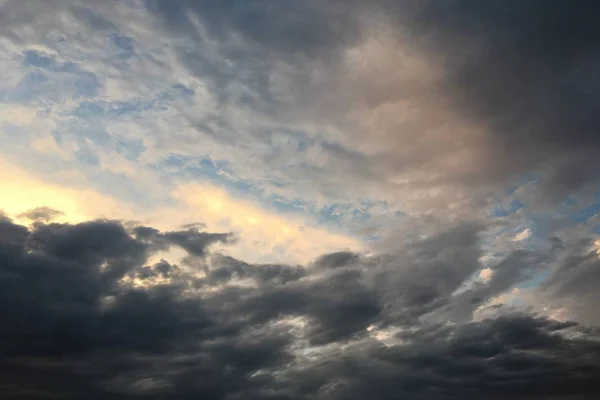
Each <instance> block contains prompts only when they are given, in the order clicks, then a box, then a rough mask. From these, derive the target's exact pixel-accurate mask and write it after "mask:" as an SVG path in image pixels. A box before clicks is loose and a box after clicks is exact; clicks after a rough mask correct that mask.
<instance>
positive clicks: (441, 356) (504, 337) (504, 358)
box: [294, 316, 600, 399]
mask: <svg viewBox="0 0 600 400" xmlns="http://www.w3.org/2000/svg"><path fill="white" fill-rule="evenodd" d="M573 328H574V327H573V326H572V324H570V323H557V322H552V321H547V320H544V319H537V318H532V317H529V316H511V317H502V318H498V319H496V320H488V321H484V322H482V323H469V324H465V325H461V326H451V325H450V326H449V325H437V326H431V327H429V328H425V329H418V330H416V331H411V332H405V333H402V334H399V335H398V336H399V338H400V339H402V340H403V341H404V344H403V345H399V346H394V347H385V348H384V347H381V346H368V345H367V346H365V347H359V348H357V349H353V350H350V351H347V352H346V353H345V354H339V355H338V356H337V357H332V358H331V359H330V360H328V362H326V363H320V364H319V365H312V366H311V368H306V369H304V370H300V371H295V376H294V378H295V379H298V380H299V381H302V383H303V384H304V385H306V386H308V387H312V386H321V385H323V384H324V383H325V382H324V381H325V379H324V377H327V378H326V379H328V380H331V381H333V382H335V384H333V385H329V386H328V387H327V388H326V389H325V386H321V388H322V389H323V390H322V392H321V396H322V397H319V398H344V399H363V398H365V397H373V396H374V395H375V396H376V398H380V399H394V398H399V397H401V398H408V399H481V398H489V399H579V398H586V396H588V398H593V397H595V396H596V395H597V394H598V392H599V390H600V386H599V385H598V382H597V376H598V372H599V365H598V363H597V362H596V361H595V357H597V355H598V352H599V351H600V347H599V346H598V342H596V341H594V340H588V339H585V338H581V339H567V338H565V337H564V336H562V335H560V332H561V331H563V330H566V331H569V329H573ZM575 328H576V327H575ZM565 354H570V356H569V357H566V358H565V357H563V356H560V355H565ZM332 377H333V378H332Z"/></svg>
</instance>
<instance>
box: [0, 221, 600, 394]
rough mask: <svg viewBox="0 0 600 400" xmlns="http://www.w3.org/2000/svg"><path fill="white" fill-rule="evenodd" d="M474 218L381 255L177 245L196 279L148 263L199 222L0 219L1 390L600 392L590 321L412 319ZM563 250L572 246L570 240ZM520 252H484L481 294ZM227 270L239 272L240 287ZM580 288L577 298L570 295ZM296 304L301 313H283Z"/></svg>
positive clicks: (434, 291) (472, 256)
mask: <svg viewBox="0 0 600 400" xmlns="http://www.w3.org/2000/svg"><path fill="white" fill-rule="evenodd" d="M479 232H480V228H479V227H478V226H474V225H459V226H457V227H455V228H454V229H451V230H448V231H446V232H442V233H439V234H437V235H433V236H431V237H429V238H426V239H424V240H421V241H418V242H415V243H411V244H406V245H405V246H404V247H403V248H401V249H400V250H398V251H397V252H396V253H395V254H392V255H379V256H369V257H367V256H357V255H354V254H350V253H348V254H344V253H334V254H330V255H324V256H323V257H321V258H320V259H319V260H318V261H316V262H315V263H313V264H311V265H309V266H306V267H300V266H287V265H251V264H247V263H244V262H242V261H239V260H236V259H233V258H231V257H227V256H223V255H218V254H209V253H207V250H206V248H205V247H204V248H202V251H199V247H197V246H195V245H193V246H187V247H188V249H187V251H188V253H189V257H195V258H198V259H199V260H201V263H200V264H201V265H203V266H204V267H203V268H204V270H203V274H200V275H198V274H197V272H198V271H196V270H193V271H190V270H189V269H188V268H186V267H185V266H178V265H174V264H170V263H168V262H166V261H164V260H162V261H160V262H158V263H155V264H154V265H148V262H147V260H148V257H149V256H150V255H153V254H155V253H156V252H157V251H161V250H163V249H164V246H170V245H177V243H184V244H186V243H187V240H192V241H194V240H196V239H198V238H200V239H201V240H200V242H202V243H204V245H207V246H208V245H209V244H210V243H209V242H207V241H204V238H206V237H211V236H204V235H199V234H200V233H205V232H199V231H194V230H192V231H189V230H184V231H181V232H179V233H178V234H177V235H174V232H160V231H159V230H156V229H154V228H151V227H141V226H138V227H132V228H131V229H129V230H128V229H126V228H125V227H124V226H123V225H122V224H121V223H119V222H117V221H90V222H85V223H81V224H77V225H68V224H56V223H54V224H44V223H42V222H39V223H37V224H34V225H33V227H31V228H27V227H24V226H20V225H18V224H15V223H13V222H11V221H10V219H8V218H4V219H2V220H1V221H0V338H1V339H2V340H0V343H1V344H0V355H1V356H2V357H1V361H0V395H2V396H4V397H7V398H22V399H38V398H46V397H49V398H51V397H52V396H54V397H58V398H60V397H67V398H68V397H73V398H77V397H83V396H88V397H89V394H90V393H93V396H94V397H93V398H97V399H108V398H111V399H114V398H116V399H137V398H156V399H166V398H170V399H172V398H174V399H188V398H189V399H191V398H199V397H200V398H208V399H228V398H236V397H240V396H243V397H245V398H250V399H264V398H277V399H306V398H309V399H320V398H330V399H331V398H332V399H342V398H343V399H354V398H357V399H359V398H364V397H365V396H367V395H369V396H371V397H373V396H375V397H376V398H381V399H387V398H396V397H397V396H398V395H402V396H404V397H406V398H410V399H413V398H414V399H425V398H427V399H440V400H441V399H464V398H482V397H485V398H496V399H509V398H510V399H512V398H519V396H521V398H536V396H537V398H552V397H551V396H555V397H554V398H556V399H576V398H578V397H577V396H580V397H581V398H583V397H585V396H587V398H590V396H591V397H593V396H596V395H597V394H599V393H600V387H598V377H599V376H600V364H598V362H597V359H598V358H600V357H599V356H600V348H599V347H598V337H599V336H598V335H599V334H600V333H599V332H598V331H597V329H596V328H594V327H593V326H583V325H578V324H576V323H573V322H564V323H561V322H556V321H552V320H549V319H545V318H542V317H535V316H532V315H499V316H496V317H495V318H494V319H489V320H485V321H482V322H479V323H475V322H469V319H468V318H454V322H452V323H450V324H448V323H445V324H436V323H428V322H426V321H421V320H420V318H419V317H420V316H424V315H426V314H427V313H429V312H431V311H432V310H442V311H443V310H444V307H445V306H447V305H449V304H454V303H453V302H456V301H457V299H456V298H454V296H455V295H453V292H454V291H455V290H456V288H457V287H459V286H460V285H461V283H463V282H464V281H465V280H466V279H467V278H468V277H469V275H470V274H471V273H472V272H474V271H476V270H477V268H479V265H478V262H477V258H478V255H479V252H480V251H479V250H478V233H479ZM206 235H210V234H209V233H206ZM182 237H183V238H187V239H186V240H183V242H181V241H180V239H181V238H182ZM173 238H175V239H174V240H172V241H171V239H173ZM155 242H157V243H159V244H160V245H156V244H155ZM194 243H196V242H194ZM196 244H198V243H196ZM587 244H589V243H587ZM564 247H567V248H569V249H572V251H573V252H575V253H573V254H574V256H573V257H575V255H576V254H579V253H577V251H582V250H577V248H574V247H572V245H571V244H569V243H564ZM584 248H586V244H585V243H582V244H581V247H580V249H584ZM577 260H579V261H577ZM533 261H535V260H530V259H528V258H527V257H524V256H523V255H519V254H517V255H515V256H514V258H513V259H510V258H509V259H507V260H506V261H505V264H502V263H501V264H499V265H498V266H497V268H496V269H497V271H498V272H497V275H496V278H495V279H496V281H494V280H493V279H492V281H490V286H491V288H489V289H487V290H488V292H487V294H485V293H486V292H485V291H483V290H482V293H484V295H486V296H491V295H493V294H495V293H499V292H501V291H502V290H504V289H506V288H509V287H510V286H511V284H512V283H513V282H515V281H516V279H515V278H514V277H515V276H518V275H519V272H520V271H521V272H522V271H523V270H526V269H527V268H528V267H529V264H532V263H533ZM574 261H577V262H574ZM588 261H589V262H592V263H593V260H592V259H591V254H582V255H581V257H580V258H572V259H571V261H569V262H568V264H569V265H572V266H573V265H575V264H577V263H579V264H581V265H584V264H585V263H586V262H588ZM319 265H320V266H321V267H319ZM334 266H335V267H334ZM565 268H566V267H565ZM582 270H586V271H587V270H588V268H587V267H585V265H584V268H583V269H582ZM565 274H566V275H565ZM570 274H571V273H570V272H568V271H567V272H557V274H556V276H555V277H554V278H553V281H554V282H558V281H562V282H563V283H564V288H565V289H567V288H568V287H570V286H573V287H579V286H581V285H580V283H577V282H575V281H576V279H575V280H574V279H571V278H569V277H570V276H571V275H570ZM561 276H562V277H561ZM581 277H585V278H586V279H588V280H591V279H590V277H591V276H590V275H587V274H583V275H581ZM132 278H135V279H133V280H132ZM244 280H252V281H253V282H255V285H242V286H239V285H238V281H244ZM578 282H580V281H578ZM592 286H593V284H590V285H588V286H585V287H584V289H585V288H591V287H592ZM587 299H588V298H587V297H581V298H579V300H580V304H581V306H582V307H583V306H585V301H586V300H587ZM446 315H447V317H448V318H449V319H451V320H452V319H453V316H452V313H451V312H448V313H447V314H446ZM295 318H300V319H301V320H303V321H304V323H305V324H304V325H303V326H301V327H299V326H294V322H286V321H294V320H295ZM290 324H291V325H290ZM371 325H373V326H376V327H386V326H395V327H398V328H400V331H399V333H397V334H396V339H397V340H398V344H394V345H390V346H383V345H382V344H381V343H379V342H378V341H376V340H374V339H371V338H370V337H369V336H370V334H369V330H368V329H367V328H370V327H371ZM377 329H378V328H377ZM307 345H308V346H324V347H321V350H318V352H317V353H316V354H314V355H311V356H310V357H308V356H307V354H308V353H306V354H304V353H303V351H304V350H301V349H302V346H307ZM341 346H345V347H344V349H342V347H341ZM308 350H309V348H306V351H308ZM494 396H495V397H494Z"/></svg>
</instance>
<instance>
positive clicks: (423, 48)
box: [149, 0, 600, 210]
mask: <svg viewBox="0 0 600 400" xmlns="http://www.w3.org/2000/svg"><path fill="white" fill-rule="evenodd" d="M149 4H152V6H151V7H150V9H151V10H152V11H154V12H155V13H156V14H157V15H158V16H160V17H162V19H163V21H165V22H166V25H167V26H168V27H170V28H172V30H171V32H177V33H178V34H188V35H189V34H191V32H197V29H196V28H195V27H194V28H192V26H191V25H192V23H191V20H192V19H193V18H198V19H199V20H200V21H201V22H202V23H203V24H204V25H205V27H206V32H205V33H206V36H202V35H201V36H200V37H197V38H196V39H195V42H192V43H193V44H192V47H191V48H188V49H187V50H186V51H188V52H194V51H196V52H197V53H198V57H202V56H201V54H202V53H203V50H202V46H203V45H202V43H204V41H206V40H209V39H212V40H214V41H216V43H217V46H221V48H220V49H217V50H216V53H215V54H214V57H213V59H212V61H210V62H209V61H208V60H205V59H199V60H198V62H197V63H194V62H190V60H191V58H190V57H191V56H190V55H189V54H187V55H182V57H183V59H185V60H187V61H185V63H186V64H187V65H188V67H189V68H190V70H191V71H192V72H194V73H199V74H201V75H202V76H203V77H207V78H209V81H220V82H221V83H220V84H218V85H217V86H216V87H215V90H216V91H217V92H218V93H221V94H223V95H225V97H222V99H224V101H225V102H226V103H229V104H231V105H233V106H234V107H237V108H238V109H250V110H252V112H254V113H255V115H263V116H268V117H269V118H271V119H273V120H274V121H277V122H270V125H269V123H268V122H265V121H267V120H268V119H267V120H265V119H262V120H261V119H260V118H259V120H260V121H262V123H263V124H265V126H262V125H261V126H260V127H259V128H256V126H255V129H256V132H255V133H253V134H252V136H253V139H254V140H257V141H262V140H265V136H268V135H267V134H266V133H265V132H266V131H268V129H269V127H273V126H278V124H281V123H284V122H285V123H287V124H288V125H289V126H294V124H300V123H303V124H304V125H306V121H307V120H310V121H315V125H316V126H317V127H318V126H331V125H333V126H337V127H338V128H339V129H340V130H341V132H342V133H340V134H339V136H337V137H335V138H333V137H332V138H328V139H331V140H332V141H333V142H334V143H335V148H337V149H342V150H343V151H333V150H332V149H330V148H328V147H327V146H323V152H324V153H325V154H326V155H325V154H324V155H323V159H324V160H325V159H327V158H328V157H332V159H335V160H336V162H334V163H331V164H329V165H327V166H326V167H325V168H326V171H327V174H323V173H320V172H318V173H315V171H311V168H305V167H306V166H307V165H310V164H309V163H306V162H305V161H306V160H304V158H303V157H305V156H304V155H302V154H299V155H297V156H296V157H298V159H297V161H298V162H297V166H298V169H297V170H296V171H302V172H303V173H305V174H304V175H305V176H310V179H311V182H312V185H311V187H312V188H313V189H314V188H318V189H317V190H320V191H323V192H325V191H327V187H329V188H331V184H332V183H333V182H332V180H328V179H329V178H330V177H331V176H335V177H337V178H340V179H339V180H340V181H343V182H348V181H350V182H353V184H352V185H345V186H344V187H337V186H336V187H335V189H333V190H331V189H330V190H329V191H328V192H327V195H328V196H336V195H337V196H339V197H345V196H356V195H361V194H360V193H356V192H352V194H350V191H352V190H353V188H355V187H360V188H362V195H364V196H368V195H369V193H371V194H372V195H375V194H377V195H379V196H382V195H385V196H389V198H390V199H391V198H394V197H398V196H400V195H402V196H404V197H409V196H411V195H412V196H415V195H418V198H419V200H415V202H416V203H417V204H416V205H415V206H417V205H418V202H419V201H420V202H421V203H423V204H424V205H425V206H434V207H435V209H437V210H440V209H443V208H444V207H445V206H446V205H447V204H448V203H456V204H462V205H470V206H473V205H480V202H481V201H484V197H478V196H483V195H482V193H487V192H488V191H490V190H494V189H497V188H498V187H499V186H500V187H502V186H503V185H505V184H507V183H508V182H510V181H511V180H512V179H514V178H517V177H519V176H520V175H521V174H523V173H525V172H531V171H536V172H539V173H540V174H541V175H542V176H543V178H544V179H543V181H542V186H541V192H540V193H542V195H541V196H538V198H537V199H536V201H538V202H540V201H542V202H544V201H550V202H554V201H557V200H561V199H563V198H564V197H565V196H566V195H568V194H569V193H572V192H577V191H578V190H580V189H582V188H585V187H587V186H588V185H589V184H590V183H591V182H595V181H596V176H597V174H596V173H595V171H596V170H598V168H599V165H598V163H597V160H598V159H600V157H598V153H599V151H600V145H599V143H598V140H597V135H596V133H595V132H596V131H598V128H599V127H600V124H599V121H598V119H597V115H598V113H597V110H596V104H597V100H598V99H597V97H598V96H597V94H596V93H597V92H598V90H597V86H598V76H597V73H596V72H595V71H596V70H597V68H596V67H597V65H598V57H597V54H598V50H599V43H600V30H599V29H598V27H597V24H595V22H594V19H593V15H595V14H597V6H596V5H595V4H592V3H590V2H587V1H585V0H584V1H577V2H574V3H573V2H570V3H568V4H567V3H563V2H551V3H550V4H548V3H547V2H544V1H529V2H526V3H523V4H513V3H500V2H491V3H487V2H486V3H478V2H475V1H470V0H451V1H445V2H443V3H442V4H437V3H435V2H414V1H401V2H390V1H386V0H381V1H374V2H361V1H351V2H344V3H342V2H335V1H326V2H319V4H318V6H316V5H315V4H314V3H313V2H303V3H302V4H301V5H300V4H299V5H294V6H290V7H287V6H286V7H280V6H277V5H274V4H271V3H269V2H265V3H261V2H235V3H234V2H231V3H230V2H226V3H223V4H222V5H221V4H219V5H216V4H212V3H210V2H205V1H186V2H183V3H178V4H177V5H173V4H171V3H168V4H167V2H161V1H154V2H149ZM313 24H314V25H313ZM340 25H341V26H344V29H341V30H339V29H337V28H336V27H338V26H340ZM194 45H195V46H196V49H194V48H193V46H194ZM369 46H370V47H369ZM352 51H354V52H355V53H356V54H359V56H357V57H355V58H352V57H350V58H348V57H349V54H351V53H352ZM360 54H362V57H360ZM194 57H196V56H194ZM192 58H193V57H192ZM196 58H197V57H196ZM226 59H235V60H236V63H235V64H234V65H233V66H231V67H228V69H230V70H231V74H230V75H229V76H228V77H225V76H224V75H223V74H222V73H220V72H219V73H218V74H216V75H215V76H218V77H219V78H218V79H217V80H214V79H210V76H211V74H214V73H216V70H215V71H213V72H210V71H208V70H207V68H212V67H210V65H212V64H211V63H213V62H214V60H221V61H222V63H224V64H223V65H225V64H226V63H225V61H224V60H226ZM290 60H293V61H290ZM221 61H218V62H219V63H221ZM282 65H285V66H286V67H285V68H283V69H282ZM283 70H285V71H287V72H285V73H283V75H281V74H282V72H281V71H283ZM274 77H278V78H281V79H283V80H284V81H286V82H287V83H288V86H289V87H288V89H286V92H287V94H288V95H289V96H291V97H289V98H288V99H287V100H285V101H279V100H278V97H277V95H276V93H275V92H276V86H277V85H275V83H274V81H273V78H274ZM225 87H229V88H230V89H232V90H237V89H239V90H241V88H244V89H243V92H244V93H246V94H245V95H244V96H245V98H246V99H247V100H248V101H245V100H243V99H242V97H244V96H242V97H231V98H229V99H227V93H228V92H227V90H229V89H227V90H225V89H224V88H225ZM233 87H236V88H237V89H233ZM217 119H218V117H217ZM319 124H321V125H319ZM246 128H248V127H244V131H245V132H248V129H246ZM231 129H232V130H233V131H234V132H235V131H237V130H239V129H241V127H235V126H232V127H231ZM317 129H318V128H317ZM201 130H202V129H201ZM251 130H252V129H250V131H251ZM352 154H361V157H362V158H361V162H360V168H357V169H360V172H358V173H357V171H355V170H353V171H352V172H349V171H350V169H348V168H347V165H346V164H345V163H344V161H349V160H352ZM275 159H276V158H275ZM273 162H275V161H273ZM350 164H353V163H350ZM353 165H356V164H353ZM284 175H285V174H284ZM299 175H302V174H299ZM298 178H299V177H298V176H294V177H293V178H291V177H290V179H292V180H294V181H298ZM301 179H302V178H300V181H299V182H298V184H301V183H302V182H301ZM395 179H396V180H397V182H396V183H394V182H393V181H394V180H395ZM428 198H429V200H431V199H434V200H435V199H436V198H437V200H438V201H434V202H433V203H432V202H429V201H426V200H428ZM475 200H478V201H475ZM407 201H408V200H407ZM430 208H431V207H430Z"/></svg>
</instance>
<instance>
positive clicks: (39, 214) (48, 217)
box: [19, 207, 63, 222]
mask: <svg viewBox="0 0 600 400" xmlns="http://www.w3.org/2000/svg"><path fill="white" fill-rule="evenodd" d="M62 214H63V213H62V212H61V211H57V210H53V209H51V208H49V207H38V208H35V209H33V210H30V211H27V212H25V213H23V214H21V215H19V218H27V219H29V220H31V221H34V222H35V221H42V222H50V221H52V220H53V219H55V218H57V217H59V216H61V215H62Z"/></svg>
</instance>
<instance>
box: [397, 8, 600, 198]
mask: <svg viewBox="0 0 600 400" xmlns="http://www.w3.org/2000/svg"><path fill="white" fill-rule="evenodd" d="M413 6H414V8H413V9H412V11H414V13H413V12H408V13H398V17H399V21H400V23H401V24H403V25H405V26H408V27H410V28H411V30H412V33H413V34H414V35H415V36H417V37H418V38H419V40H421V41H422V44H423V45H432V46H433V49H432V51H434V52H435V53H437V54H438V56H439V55H442V57H443V58H445V59H446V61H447V69H448V74H449V76H448V80H447V82H446V83H445V84H446V88H445V91H446V92H447V95H448V96H449V97H450V98H451V99H452V100H453V101H454V102H455V103H456V108H457V110H459V112H460V113H462V114H464V115H465V116H466V117H467V118H469V119H473V120H475V121H477V122H479V123H481V124H483V125H484V126H485V127H486V128H487V129H488V131H489V134H490V135H489V140H490V144H489V146H490V155H491V157H492V161H493V163H494V164H495V166H496V168H497V169H498V171H497V173H499V174H503V173H512V172H519V171H522V170H523V169H524V168H527V167H531V166H542V167H548V168H550V177H551V179H550V181H549V183H548V185H549V186H551V189H552V191H553V192H562V193H565V192H569V191H571V190H575V189H578V188H580V187H581V186H583V185H584V184H586V183H588V182H589V181H590V180H595V179H597V177H598V174H597V171H598V167H599V165H598V154H599V152H600V140H599V136H598V131H599V129H600V119H599V118H600V117H599V115H600V114H599V113H598V100H599V99H600V97H599V96H600V90H599V89H600V79H599V78H600V75H598V72H597V71H598V66H599V65H600V56H599V55H600V27H599V26H598V24H597V23H596V18H595V16H596V15H598V13H599V12H600V5H599V4H598V3H596V2H592V1H585V0H584V1H575V2H563V1H538V0H531V1H523V2H500V1H491V2H478V1H471V0H449V1H443V2H413ZM548 164H549V165H548Z"/></svg>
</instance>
